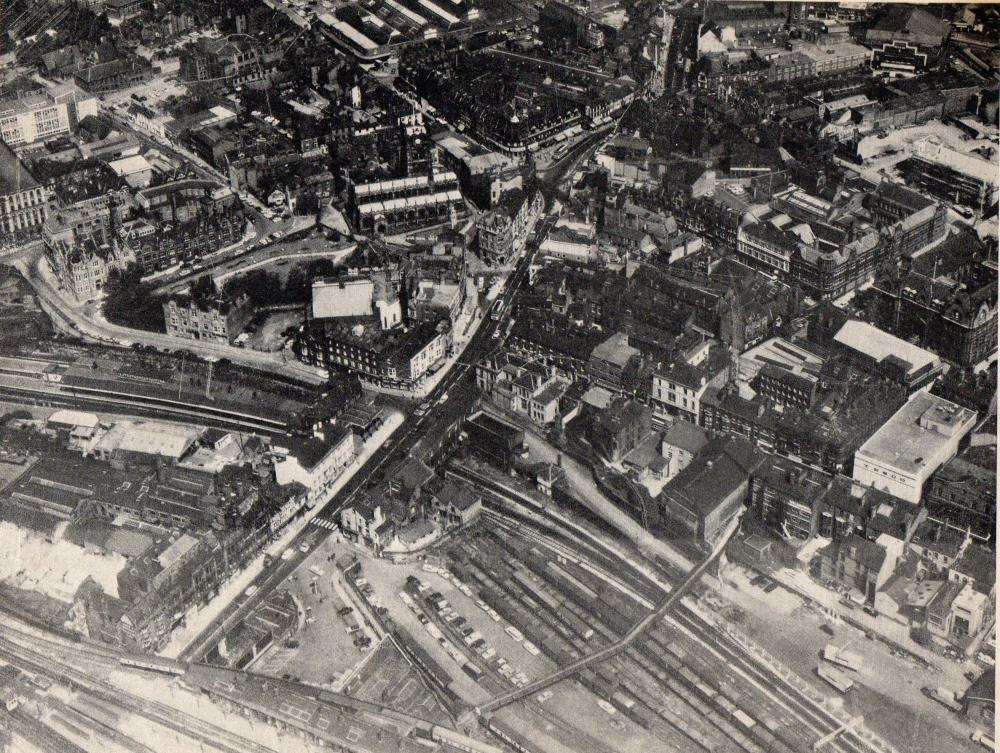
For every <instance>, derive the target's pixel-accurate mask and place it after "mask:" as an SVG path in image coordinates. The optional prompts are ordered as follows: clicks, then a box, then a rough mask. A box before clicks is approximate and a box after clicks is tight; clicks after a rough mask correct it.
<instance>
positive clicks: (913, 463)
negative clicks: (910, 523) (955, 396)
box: [854, 392, 976, 503]
mask: <svg viewBox="0 0 1000 753" xmlns="http://www.w3.org/2000/svg"><path fill="white" fill-rule="evenodd" d="M975 420H976V414H975V411H971V410H968V409H967V408H962V407H961V406H958V405H955V403H952V402H949V401H948V400H944V399H943V398H940V397H936V396H934V395H931V394H930V393H927V392H917V393H916V394H914V395H913V396H912V397H911V398H910V399H909V401H908V402H907V403H906V404H905V405H904V406H903V407H902V408H900V409H899V410H898V411H896V413H895V414H893V416H892V418H890V419H889V420H888V421H886V423H885V424H884V425H883V426H882V428H881V429H879V430H878V431H876V432H875V433H874V434H873V435H872V436H871V437H870V438H869V439H868V441H867V442H865V443H864V444H863V445H862V446H861V447H860V448H859V449H858V451H857V452H855V453H854V480H855V481H857V482H858V483H859V484H863V485H864V486H872V487H875V488H876V489H881V490H882V491H886V492H889V493H890V494H892V495H893V496H896V497H899V498H900V499H905V500H907V501H909V502H914V503H916V502H920V497H921V495H922V493H923V489H924V484H925V483H926V481H927V480H928V479H929V478H930V477H931V474H933V473H934V472H935V471H936V470H937V469H938V468H940V467H941V466H942V465H943V464H944V463H946V462H947V461H948V460H950V459H951V458H953V457H954V456H955V454H956V453H957V452H958V446H959V442H961V440H962V439H963V438H964V437H965V435H966V434H968V433H969V431H971V429H972V426H973V424H974V423H975Z"/></svg>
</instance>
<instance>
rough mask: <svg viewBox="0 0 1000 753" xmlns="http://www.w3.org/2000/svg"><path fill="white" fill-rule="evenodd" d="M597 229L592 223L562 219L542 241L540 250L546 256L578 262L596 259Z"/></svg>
mask: <svg viewBox="0 0 1000 753" xmlns="http://www.w3.org/2000/svg"><path fill="white" fill-rule="evenodd" d="M596 236H597V231H596V230H595V229H594V226H593V225H589V224H586V223H583V222H564V221H562V220H560V221H559V223H558V224H557V225H556V227H555V229H554V230H553V231H552V232H551V233H549V234H548V236H546V238H545V240H544V241H542V245H541V246H540V249H539V250H540V251H541V252H542V253H543V254H545V255H546V256H552V257H555V258H557V259H566V260H567V261H575V262H579V263H586V262H591V261H594V260H596V259H597V255H598V253H597V252H598V249H597V237H596Z"/></svg>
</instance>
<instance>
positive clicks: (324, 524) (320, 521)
mask: <svg viewBox="0 0 1000 753" xmlns="http://www.w3.org/2000/svg"><path fill="white" fill-rule="evenodd" d="M312 524H313V525H314V526H319V527H320V528H325V529H326V530H328V531H336V530H337V529H338V528H339V527H340V526H338V525H337V524H336V523H334V522H333V521H332V520H327V519H326V518H313V519H312Z"/></svg>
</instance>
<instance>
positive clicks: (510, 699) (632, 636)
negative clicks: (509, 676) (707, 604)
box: [476, 516, 740, 716]
mask: <svg viewBox="0 0 1000 753" xmlns="http://www.w3.org/2000/svg"><path fill="white" fill-rule="evenodd" d="M739 522H740V518H739V516H737V517H736V518H733V520H732V522H731V523H730V524H729V529H728V530H727V531H726V533H725V535H724V536H722V537H721V538H720V539H719V542H718V543H717V544H716V545H715V547H714V548H713V549H712V551H711V553H710V554H709V555H708V556H707V557H705V559H703V560H702V561H701V562H700V563H699V564H698V566H697V567H695V568H694V570H692V571H691V572H690V573H688V575H687V576H686V577H685V578H684V580H683V581H682V582H681V583H679V584H678V585H677V586H676V587H675V588H674V589H673V590H671V591H670V593H668V594H667V595H666V596H665V597H664V598H663V599H662V600H661V601H660V603H659V604H657V605H656V607H655V608H654V609H653V611H652V612H650V613H649V614H647V615H646V616H645V617H643V618H642V619H641V620H640V621H639V622H638V623H636V625H635V626H634V627H633V628H632V629H631V630H629V631H628V633H626V634H625V635H623V636H622V637H621V638H619V639H618V640H617V641H615V642H614V643H611V644H610V645H608V646H605V647H604V648H602V649H601V650H600V651H597V652H595V653H593V654H590V655H589V656H584V657H581V658H580V659H577V660H576V661H574V662H573V663H571V664H567V665H566V666H565V667H561V668H559V669H557V670H556V671H555V672H553V673H552V674H550V675H548V676H546V677H542V678H539V679H538V680H535V681H534V682H531V683H529V684H527V685H525V686H524V687H521V688H514V689H513V690H511V691H509V692H507V693H505V694H504V695H502V696H498V697H497V698H494V699H493V700H492V701H490V702H489V703H484V704H483V705H481V706H478V707H477V708H476V714H477V715H478V716H483V715H484V714H489V713H492V712H494V711H497V710H499V709H501V708H503V707H504V706H507V705H510V704H511V703H516V702H517V701H520V700H523V699H525V698H530V697H531V696H533V695H534V694H536V693H540V692H541V691H543V690H545V689H546V688H547V687H549V686H551V685H555V684H556V683H557V682H561V681H562V680H565V679H566V678H567V677H571V676H573V675H574V674H576V673H577V672H579V671H581V670H583V669H586V668H587V667H590V666H592V665H594V664H599V663H600V662H602V661H604V660H606V659H610V658H611V657H613V656H616V655H618V654H620V653H621V652H622V651H624V650H625V649H627V648H628V647H629V646H630V645H631V644H632V643H633V642H634V641H635V640H636V639H637V638H638V637H639V636H641V635H642V634H643V633H644V632H645V631H646V629H647V628H649V626H650V625H652V624H653V623H654V622H657V621H658V620H661V619H663V617H664V616H665V615H666V614H667V613H668V612H669V611H670V610H671V609H673V608H674V607H675V606H676V605H677V603H678V602H679V601H680V600H681V597H683V596H684V594H686V593H687V592H688V591H689V590H690V589H691V587H692V586H693V585H694V584H695V583H697V582H698V581H699V580H701V576H702V575H704V574H705V571H706V570H708V568H709V567H711V566H712V564H713V563H715V561H716V560H717V559H718V558H719V556H720V555H721V554H722V552H723V551H724V550H725V548H726V545H727V544H728V543H729V540H730V539H731V538H732V537H733V535H734V534H735V533H736V531H737V530H738V529H739Z"/></svg>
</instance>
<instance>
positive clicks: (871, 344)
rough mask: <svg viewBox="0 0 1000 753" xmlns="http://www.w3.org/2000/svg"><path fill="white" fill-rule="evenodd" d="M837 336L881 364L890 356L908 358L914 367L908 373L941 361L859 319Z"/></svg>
mask: <svg viewBox="0 0 1000 753" xmlns="http://www.w3.org/2000/svg"><path fill="white" fill-rule="evenodd" d="M833 339H834V342H837V343H839V344H840V345H843V346H845V347H847V348H850V349H851V350H853V351H856V352H858V353H862V354H864V355H866V356H868V357H870V358H871V359H872V360H874V361H875V362H876V363H881V362H882V361H883V360H884V359H886V358H889V357H890V356H894V357H895V358H897V359H900V360H902V361H905V362H906V363H907V364H909V366H910V368H909V370H908V371H907V374H908V375H912V374H916V373H918V372H920V371H922V370H924V369H926V368H927V367H934V366H936V365H937V364H938V363H940V359H939V358H938V357H937V356H936V355H934V354H933V353H931V352H930V351H927V350H924V349H923V348H920V347H918V346H916V345H914V344H912V343H909V342H907V341H906V340H902V339H900V338H898V337H896V336H895V335H890V334H889V333H888V332H886V331H884V330H881V329H879V328H878V327H875V326H874V325H871V324H869V323H868V322H862V321H858V320H856V319H849V320H848V321H846V322H844V326H843V327H841V328H840V330H839V331H838V332H837V334H836V335H834V338H833Z"/></svg>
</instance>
